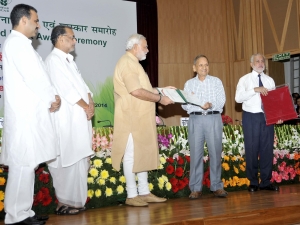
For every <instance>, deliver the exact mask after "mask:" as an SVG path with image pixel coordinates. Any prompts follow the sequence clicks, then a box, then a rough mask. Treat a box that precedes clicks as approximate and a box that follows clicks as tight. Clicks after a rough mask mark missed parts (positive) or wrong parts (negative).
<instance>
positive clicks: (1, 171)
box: [0, 169, 3, 211]
mask: <svg viewBox="0 0 300 225" xmlns="http://www.w3.org/2000/svg"><path fill="white" fill-rule="evenodd" d="M0 173H3V169H0ZM0 211H1V210H0Z"/></svg>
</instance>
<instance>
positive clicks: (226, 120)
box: [222, 115, 232, 124]
mask: <svg viewBox="0 0 300 225" xmlns="http://www.w3.org/2000/svg"><path fill="white" fill-rule="evenodd" d="M222 122H223V124H232V119H231V118H230V117H229V116H226V115H222Z"/></svg>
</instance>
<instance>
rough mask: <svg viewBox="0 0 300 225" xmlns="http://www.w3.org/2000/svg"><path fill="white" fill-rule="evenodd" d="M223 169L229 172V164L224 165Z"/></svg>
mask: <svg viewBox="0 0 300 225" xmlns="http://www.w3.org/2000/svg"><path fill="white" fill-rule="evenodd" d="M222 167H223V168H224V170H226V171H228V170H229V169H230V167H229V165H228V163H222Z"/></svg>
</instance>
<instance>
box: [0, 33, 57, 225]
mask: <svg viewBox="0 0 300 225" xmlns="http://www.w3.org/2000/svg"><path fill="white" fill-rule="evenodd" d="M2 52H3V78H4V79H3V85H4V118H5V122H4V128H3V143H2V152H1V158H0V163H3V164H5V165H8V166H9V175H8V180H7V185H6V190H5V200H4V205H5V212H6V216H5V221H4V222H5V223H6V224H11V223H16V222H19V221H22V220H24V219H26V218H27V217H30V216H33V215H34V212H33V211H32V210H31V206H32V201H33V194H34V177H35V174H34V168H36V167H37V166H38V165H39V164H40V163H42V162H46V161H49V160H51V159H54V158H56V157H57V152H56V150H57V139H56V134H55V130H54V124H53V123H52V120H51V113H50V111H49V108H50V107H51V103H52V102H55V94H56V90H55V88H54V87H53V86H52V84H51V82H50V79H49V76H48V74H47V72H46V68H45V65H44V63H43V60H42V58H41V57H40V56H39V54H38V53H37V52H36V51H35V50H34V49H33V47H32V45H31V40H29V39H28V38H27V37H26V36H25V35H23V34H22V33H20V32H18V31H15V30H12V31H11V33H10V34H9V36H8V37H7V39H6V40H5V42H4V45H3V51H2Z"/></svg>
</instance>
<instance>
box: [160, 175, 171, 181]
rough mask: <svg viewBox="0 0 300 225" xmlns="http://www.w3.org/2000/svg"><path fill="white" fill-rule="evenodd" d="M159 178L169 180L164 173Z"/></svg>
mask: <svg viewBox="0 0 300 225" xmlns="http://www.w3.org/2000/svg"><path fill="white" fill-rule="evenodd" d="M161 178H162V179H164V181H165V182H168V181H169V179H168V177H166V176H165V175H162V176H161Z"/></svg>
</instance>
